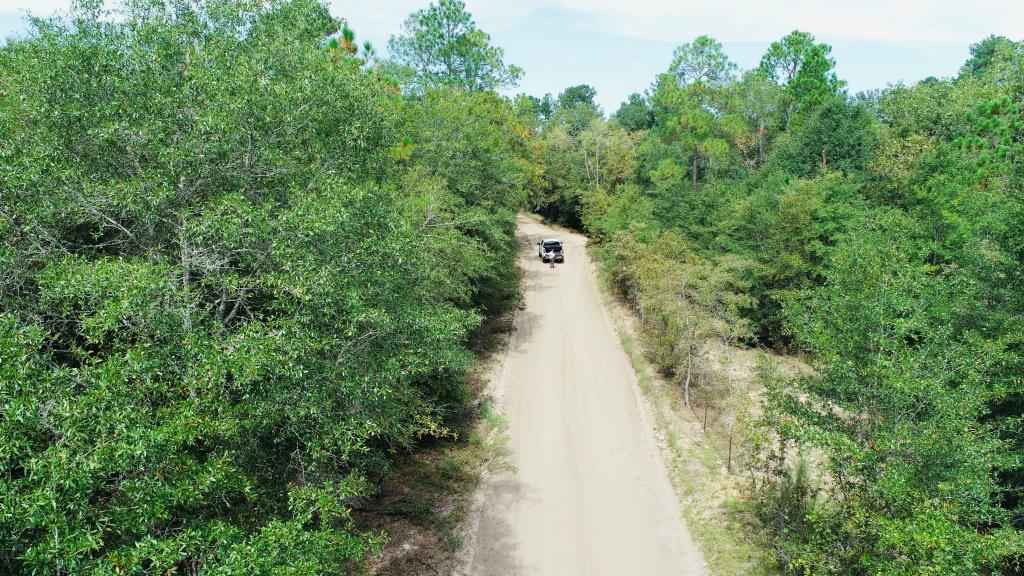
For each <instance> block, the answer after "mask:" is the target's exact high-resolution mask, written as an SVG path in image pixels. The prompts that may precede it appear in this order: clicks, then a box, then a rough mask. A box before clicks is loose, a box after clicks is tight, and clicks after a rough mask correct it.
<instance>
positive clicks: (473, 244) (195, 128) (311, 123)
mask: <svg viewBox="0 0 1024 576" xmlns="http://www.w3.org/2000/svg"><path fill="white" fill-rule="evenodd" d="M467 39H468V40H467ZM393 44H394V46H395V47H397V48H401V50H395V49H394V48H393V52H395V54H396V57H395V59H394V60H393V61H384V60H381V59H379V58H378V57H377V56H376V54H375V52H374V51H373V49H372V47H371V46H369V45H364V46H359V45H358V44H357V43H356V39H355V35H354V33H353V32H352V30H351V29H349V28H348V26H347V25H345V24H344V22H342V21H339V20H337V19H335V18H333V17H332V16H331V15H330V14H329V12H328V11H327V9H326V8H325V6H324V5H322V4H321V3H320V2H317V1H315V0H281V1H268V2H249V1H241V0H171V1H168V2H150V1H141V0H140V1H134V0H130V1H128V2H125V3H124V5H123V8H122V9H119V10H118V11H117V12H111V11H108V10H107V9H105V8H104V7H103V6H102V4H101V3H98V2H83V3H80V4H78V5H77V7H76V8H74V9H73V10H72V11H71V12H70V13H69V14H68V15H67V16H65V17H54V18H49V19H38V18H34V19H31V21H30V30H29V31H28V32H27V33H25V34H24V35H22V36H20V37H18V38H16V39H13V40H11V41H9V42H7V43H6V44H5V45H4V46H3V47H2V48H0V237H2V238H3V242H2V244H0V572H2V573H4V574H172V573H173V574H199V573H202V574H285V573H287V574H310V575H312V574H342V573H351V572H356V571H359V566H360V564H361V562H362V560H363V558H364V556H365V555H366V554H367V553H369V552H372V551H373V550H376V549H378V548H379V546H380V544H381V542H382V541H383V539H384V538H385V537H386V535H384V534H378V533H363V532H361V531H360V530H359V529H358V528H357V527H356V526H355V525H354V523H353V520H352V518H351V516H350V509H351V506H352V505H353V503H354V502H356V501H357V500H358V499H359V498H361V497H363V496H365V495H367V494H369V493H371V492H372V490H373V489H374V483H375V482H376V480H377V478H379V477H380V475H381V474H383V473H384V472H385V471H386V470H387V468H388V465H389V461H390V460H391V459H392V458H393V456H394V455H395V454H398V453H402V452H404V451H408V450H409V449H411V448H413V447H414V446H415V445H416V443H417V442H418V441H420V440H421V439H424V438H430V437H443V436H445V435H447V434H448V428H449V418H450V417H451V415H452V414H454V413H457V412H460V411H462V410H463V409H464V406H465V405H466V403H467V401H468V400H469V399H468V398H467V392H466V388H465V386H464V383H463V380H464V375H465V372H466V370H467V368H469V367H470V366H471V365H472V364H473V362H474V356H473V355H472V353H471V352H470V351H469V349H468V348H467V341H468V338H469V337H470V335H471V333H472V332H473V330H475V329H476V328H477V327H478V326H479V325H480V323H481V320H482V319H483V318H484V317H485V316H486V315H488V314H496V313H498V312H500V311H501V310H502V309H503V307H507V306H509V305H510V304H513V303H514V302H515V301H516V299H517V297H518V295H517V281H516V280H517V275H516V271H515V270H516V269H515V266H514V258H515V255H516V243H515V239H514V226H515V213H516V212H517V210H518V209H519V207H520V205H521V202H523V201H524V199H525V193H524V185H525V184H526V182H527V180H528V178H530V177H532V174H533V170H532V169H531V167H530V164H529V163H528V161H527V159H526V157H527V152H528V142H527V141H526V136H527V134H528V126H527V124H526V123H525V122H524V121H523V120H522V119H521V118H520V117H519V116H518V114H517V112H516V111H515V109H514V108H513V106H512V104H511V102H510V101H509V100H507V99H504V98H501V97H499V96H497V95H496V94H495V89H496V88H498V87H500V86H503V85H505V84H508V83H513V82H515V80H516V78H517V77H518V75H519V71H518V69H516V68H514V67H511V66H507V65H505V64H504V63H503V62H502V53H501V50H500V49H498V48H495V47H493V46H491V45H490V43H489V39H488V37H487V35H486V34H485V33H483V32H482V31H480V30H478V29H477V28H476V27H475V25H474V24H473V21H472V19H471V18H470V17H469V15H468V14H467V13H465V10H464V9H463V6H462V4H461V3H459V2H456V1H453V0H445V1H442V2H441V3H440V5H432V6H431V7H430V8H429V9H427V10H424V11H421V12H418V13H416V14H413V15H412V16H411V17H410V19H409V21H408V22H407V24H406V29H405V31H404V32H403V33H402V34H401V35H399V36H397V37H395V39H394V40H393ZM439 58H444V59H445V60H444V61H445V63H446V64H447V66H445V67H440V66H438V65H437V62H438V59H439ZM453 63H454V66H453ZM414 64H415V65H417V66H418V65H420V64H426V65H428V66H427V67H425V68H422V69H420V68H416V67H414V66H413V65H414Z"/></svg>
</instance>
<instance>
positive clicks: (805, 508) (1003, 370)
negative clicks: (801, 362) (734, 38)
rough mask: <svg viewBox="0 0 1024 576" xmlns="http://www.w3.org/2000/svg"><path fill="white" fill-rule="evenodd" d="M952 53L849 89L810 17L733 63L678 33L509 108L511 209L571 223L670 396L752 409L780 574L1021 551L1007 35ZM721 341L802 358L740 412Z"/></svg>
mask: <svg viewBox="0 0 1024 576" xmlns="http://www.w3.org/2000/svg"><path fill="white" fill-rule="evenodd" d="M971 53H972V57H971V58H970V60H969V61H968V62H967V63H966V64H965V65H964V66H963V69H962V71H961V72H960V73H959V75H958V76H957V77H955V78H950V79H937V78H928V79H926V80H924V81H921V82H919V83H917V84H915V85H913V86H905V85H896V86H891V87H889V88H887V89H885V90H881V91H877V92H872V93H868V94H858V95H856V96H850V95H849V94H848V92H847V91H846V89H845V86H844V83H843V82H842V80H840V79H839V78H838V77H837V76H836V74H835V72H834V60H833V59H832V58H831V56H830V48H829V46H827V45H825V44H822V43H819V42H817V41H816V40H815V39H814V37H813V36H811V35H810V34H807V33H804V32H793V33H792V34H789V35H788V36H786V37H785V38H783V39H781V40H780V41H778V42H775V43H773V44H772V45H771V47H770V49H769V50H768V52H767V53H766V54H765V55H764V57H763V59H762V60H761V63H760V65H759V66H758V67H757V68H756V69H754V70H748V71H742V72H741V71H739V70H738V68H737V66H736V65H735V64H733V63H732V62H731V61H730V60H729V58H728V56H727V55H726V54H725V53H724V51H723V49H722V46H721V45H720V44H719V43H718V42H716V41H715V40H713V39H711V38H708V37H700V38H698V39H696V40H695V41H693V42H691V43H688V44H683V45H682V46H680V47H679V48H678V49H677V50H676V51H675V54H674V58H673V60H672V62H671V65H670V67H669V69H668V70H667V71H666V72H665V73H664V74H661V75H659V76H658V78H657V79H656V81H655V82H654V84H653V85H652V87H651V88H650V90H648V91H647V92H646V93H645V94H634V95H633V96H631V97H630V98H629V100H628V101H626V102H624V103H623V105H622V107H621V108H620V109H619V110H618V111H616V112H615V113H614V115H612V117H611V119H610V120H605V119H604V118H603V117H602V114H601V111H600V110H599V109H598V108H597V107H596V106H595V105H594V103H593V90H592V89H590V88H589V87H586V86H583V87H572V88H570V89H568V90H566V91H565V92H563V93H562V94H561V95H560V96H559V97H558V98H553V97H550V96H549V97H546V98H543V99H538V98H529V97H523V98H521V99H520V100H519V101H518V105H519V106H520V108H521V109H523V110H527V111H532V115H533V117H534V119H535V120H534V121H535V122H536V123H537V125H538V126H539V127H540V130H539V133H538V136H537V137H536V139H535V150H534V153H535V154H536V155H537V157H538V161H539V162H540V163H541V166H542V167H543V168H542V170H541V173H540V175H539V177H538V178H537V181H536V182H535V184H534V186H533V188H532V192H531V204H532V206H533V207H534V209H536V210H537V211H538V212H540V213H542V214H544V215H546V216H547V217H549V218H552V219H555V220H559V221H561V222H564V223H566V224H569V225H573V226H579V227H582V228H583V229H584V230H585V231H587V232H588V233H589V234H590V235H591V237H592V238H593V239H594V240H595V242H596V243H597V245H598V250H597V253H598V254H599V256H600V258H601V259H602V261H603V263H604V267H605V269H606V270H607V271H608V272H609V275H610V276H611V278H612V279H613V281H614V282H615V283H616V284H617V286H618V287H619V288H620V289H621V290H622V292H623V294H624V295H626V296H627V297H628V298H629V299H630V301H631V302H632V303H633V305H634V306H635V307H636V309H637V312H638V313H639V315H640V318H641V322H642V326H643V329H644V332H645V338H646V340H647V344H648V349H649V350H650V352H651V354H652V356H653V357H654V359H655V360H656V361H657V363H658V364H659V365H660V366H661V367H662V369H663V370H664V371H665V372H666V374H667V375H669V376H670V377H672V378H674V379H676V380H677V381H678V382H679V385H680V386H681V387H682V388H683V390H684V394H685V397H684V398H685V401H686V402H688V403H690V402H697V401H700V399H701V398H703V399H705V400H703V401H708V400H707V399H708V398H716V399H718V400H717V401H719V402H720V405H721V402H722V401H724V402H725V406H726V407H727V408H728V410H729V411H730V413H729V414H726V416H727V417H726V418H724V419H723V420H724V422H726V423H727V424H728V426H729V427H731V428H730V430H729V432H730V433H732V432H733V431H734V428H735V427H736V422H737V419H739V418H741V416H742V415H743V413H744V411H746V413H747V414H752V415H756V414H759V416H756V418H755V417H754V416H751V417H750V421H749V424H751V426H748V427H745V428H746V435H747V436H748V440H749V441H748V446H747V450H746V452H747V454H746V457H745V466H746V467H747V472H748V473H749V477H750V483H751V486H752V489H751V493H750V495H749V496H750V498H749V500H750V501H751V502H752V503H753V504H754V510H755V511H756V513H757V515H758V516H759V517H760V520H761V524H762V525H763V527H764V528H765V530H766V531H767V532H768V534H769V535H770V537H771V541H772V543H773V545H774V548H775V551H776V553H777V558H778V559H779V562H780V564H781V566H782V567H783V568H784V570H785V571H787V572H788V573H793V574H992V573H1003V574H1014V573H1018V571H1019V570H1020V569H1021V565H1022V563H1024V537H1022V536H1024V533H1022V531H1021V529H1022V528H1024V514H1022V512H1024V508H1022V505H1024V501H1022V499H1021V497H1022V489H1024V470H1022V468H1021V465H1022V461H1021V459H1022V456H1024V444H1022V442H1024V435H1022V427H1021V423H1022V414H1024V380H1022V378H1021V374H1022V373H1024V325H1022V322H1024V298H1022V297H1021V294H1024V163H1022V160H1024V118H1022V115H1021V104H1022V103H1024V45H1022V44H1021V43H1017V42H1013V41H1010V40H1008V39H1005V38H1001V37H990V38H987V39H985V40H984V41H982V42H980V43H978V44H976V45H974V46H973V47H972V48H971ZM716 342H717V343H719V344H716ZM732 343H743V344H747V345H758V346H764V347H768V348H773V349H776V350H785V351H795V352H799V353H801V354H803V355H804V356H805V357H806V358H807V359H808V360H809V361H810V362H811V363H812V364H813V366H814V368H815V370H814V373H813V374H808V375H806V376H803V377H800V378H797V379H787V378H782V377H780V376H778V375H777V374H773V372H772V371H771V370H770V369H766V370H765V373H764V374H763V379H764V381H765V383H766V385H767V391H766V394H765V397H764V402H763V406H762V407H761V408H760V409H756V410H749V409H747V408H748V407H746V408H745V407H744V406H743V405H742V403H743V400H744V398H743V395H744V392H742V391H739V392H738V391H736V390H735V387H734V386H733V385H732V383H731V382H730V381H729V371H728V369H727V368H728V367H727V366H726V367H725V369H724V373H723V363H722V361H720V360H719V361H715V362H713V361H711V356H712V353H713V352H715V351H716V348H715V347H716V346H718V349H717V350H718V352H719V355H720V353H721V350H723V349H724V350H726V351H727V350H728V346H725V345H728V344H732ZM723 399H724V400H723Z"/></svg>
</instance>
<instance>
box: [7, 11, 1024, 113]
mask: <svg viewBox="0 0 1024 576" xmlns="http://www.w3.org/2000/svg"><path fill="white" fill-rule="evenodd" d="M69 4H70V0H0V37H2V38H6V37H9V36H10V35H12V34H18V33H19V32H22V31H24V30H25V28H26V24H25V21H24V15H25V14H26V13H28V12H31V13H32V14H33V15H37V16H47V15H50V14H52V13H53V12H55V11H59V10H63V9H65V8H66V7H67V6H68V5H69ZM328 4H329V5H330V6H331V10H332V12H333V13H334V14H335V15H336V16H340V17H344V18H346V19H348V21H349V23H350V25H351V27H352V28H353V29H354V30H355V32H356V36H357V39H358V40H359V41H360V42H362V41H365V40H369V41H371V42H372V43H373V44H374V45H375V46H376V47H377V49H378V51H380V52H385V53H386V48H387V40H388V38H389V37H390V36H391V35H392V34H394V33H397V32H398V31H399V30H400V29H401V25H402V22H403V21H404V20H405V18H406V16H407V15H408V14H409V13H410V12H413V11H414V10H418V9H420V8H423V7H425V6H427V5H428V4H429V0H329V1H328ZM466 5H467V8H468V9H469V11H470V12H472V13H473V15H474V17H475V19H476V21H477V24H478V26H479V27H480V28H481V29H483V30H484V31H486V32H488V33H489V34H490V35H491V38H492V41H493V42H494V43H495V44H496V45H498V46H501V47H502V48H503V49H504V50H505V60H506V62H510V63H513V64H516V65H518V66H520V67H522V68H523V69H525V70H526V75H525V76H524V78H523V79H522V81H521V83H520V85H519V86H518V87H517V88H516V89H514V90H512V91H511V92H526V93H528V94H533V95H536V96H543V95H544V94H545V93H549V92H550V93H552V94H557V93H558V92H560V91H561V90H562V89H564V88H565V87H567V86H572V85H574V84H584V83H585V84H590V85H591V86H593V87H594V88H596V89H597V99H598V102H599V103H600V104H601V106H602V107H603V108H604V110H605V112H607V113H609V114H610V113H612V112H614V111H615V110H616V109H617V108H618V107H619V104H620V103H621V102H622V101H623V100H625V99H626V98H627V97H628V95H629V94H630V93H633V92H643V91H644V90H645V89H647V88H648V87H649V86H650V85H651V83H652V82H653V80H654V78H655V75H657V74H658V73H660V72H663V71H664V70H665V69H666V68H667V67H668V65H669V62H671V60H672V51H673V49H674V48H675V47H676V46H678V45H679V44H682V43H684V42H689V41H692V40H693V39H694V38H695V37H697V36H699V35H701V34H707V35H710V36H712V37H714V38H716V39H717V40H719V41H720V42H722V43H723V44H724V46H725V50H726V52H727V53H728V54H729V55H730V57H731V58H732V59H733V60H734V61H735V62H736V63H737V64H739V65H740V67H741V68H743V69H746V68H752V67H754V66H756V65H757V63H758V62H759V61H760V58H761V55H762V54H763V53H764V52H765V50H766V49H767V48H768V45H769V44H770V43H771V42H772V41H774V40H777V39H779V38H781V37H782V36H785V35H786V34H787V33H789V32H790V31H792V30H794V29H800V30H805V31H808V32H810V33H812V34H814V35H815V37H816V38H817V39H818V40H819V41H821V42H826V43H828V44H830V45H832V54H833V56H834V57H835V59H836V62H837V65H836V71H837V73H838V74H839V76H840V78H842V79H844V80H846V81H847V83H848V85H849V88H850V92H851V93H856V92H859V91H862V90H871V89H876V88H885V87H886V86H887V85H889V84H894V83H897V82H905V83H913V82H917V81H918V80H921V79H923V78H926V77H928V76H936V77H945V76H951V75H954V74H956V72H957V70H958V69H959V68H960V66H961V65H962V64H963V62H964V61H965V60H966V59H967V57H968V55H969V48H970V45H971V44H972V43H974V42H977V41H979V40H981V39H982V38H984V37H986V36H988V35H989V34H1001V35H1004V36H1008V37H1010V38H1011V39H1014V40H1021V39H1024V27H1022V26H1021V25H1022V24H1024V0H974V1H965V0H858V1H853V2H851V1H850V0H843V1H832V0H788V1H782V0H716V1H709V0H701V1H696V0H512V1H498V0H466Z"/></svg>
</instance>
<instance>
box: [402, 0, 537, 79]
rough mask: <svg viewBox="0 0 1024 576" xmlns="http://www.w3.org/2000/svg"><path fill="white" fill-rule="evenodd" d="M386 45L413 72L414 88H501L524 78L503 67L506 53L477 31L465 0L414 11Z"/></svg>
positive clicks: (444, 0) (441, 1)
mask: <svg viewBox="0 0 1024 576" xmlns="http://www.w3.org/2000/svg"><path fill="white" fill-rule="evenodd" d="M388 46H389V48H390V50H391V56H392V58H393V59H394V61H395V62H396V63H397V64H398V65H399V66H401V67H404V68H406V69H407V70H410V71H411V72H412V73H413V77H412V78H411V79H410V83H411V85H412V87H414V88H415V89H416V90H422V89H423V88H425V87H428V86H429V87H436V86H455V87H459V88H463V89H466V90H471V91H476V90H497V89H499V88H505V87H509V86H515V85H516V84H517V83H518V82H519V78H520V77H521V76H522V75H523V71H522V69H520V68H519V67H517V66H515V65H511V64H505V62H504V56H505V51H504V50H502V49H501V48H499V47H497V46H494V45H492V44H491V37H490V35H488V34H487V33H486V32H484V31H483V30H480V29H479V28H477V26H476V23H475V22H474V21H473V16H472V15H471V14H470V13H469V12H467V11H466V5H465V3H464V2H462V1H461V0H438V2H437V3H436V4H434V3H431V4H430V6H429V7H427V8H424V9H422V10H418V11H416V12H413V13H412V14H410V15H409V18H408V19H406V21H405V24H404V25H403V30H402V34H399V35H397V36H393V37H392V38H391V41H390V42H389V44H388Z"/></svg>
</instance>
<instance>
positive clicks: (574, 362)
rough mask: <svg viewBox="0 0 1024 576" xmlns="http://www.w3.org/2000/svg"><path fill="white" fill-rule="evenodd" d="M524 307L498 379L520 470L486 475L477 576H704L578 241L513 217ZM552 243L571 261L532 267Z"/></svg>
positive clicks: (473, 562) (474, 562)
mask: <svg viewBox="0 0 1024 576" xmlns="http://www.w3.org/2000/svg"><path fill="white" fill-rule="evenodd" d="M519 236H520V244H521V249H522V262H523V266H524V268H525V271H526V275H525V278H524V290H525V292H526V308H525V310H523V311H521V312H520V314H519V316H518V318H517V330H516V332H515V334H514V335H513V337H512V339H511V340H510V342H509V346H510V348H509V351H508V355H507V357H506V359H505V360H504V362H503V364H502V366H501V367H500V368H499V371H498V379H499V380H500V381H499V382H497V383H495V384H496V385H495V389H496V390H497V393H498V395H499V396H500V398H499V400H498V404H499V406H500V407H501V409H502V410H503V412H504V413H505V415H506V416H507V417H508V421H509V430H508V434H509V447H510V448H511V452H512V456H511V457H512V460H513V464H514V469H513V470H509V471H507V472H500V473H498V474H496V475H493V476H491V477H490V478H488V479H487V480H486V482H485V484H484V487H483V504H482V511H481V516H480V519H479V525H478V528H477V530H476V534H475V535H474V537H473V539H472V544H471V550H470V554H471V558H470V566H469V568H470V570H469V572H470V574H472V575H474V576H490V575H495V576H496V575H502V576H510V575H516V576H525V575H529V576H533V575H548V574H550V575H557V576H576V575H580V576H582V575H586V576H600V575H605V574H607V575H615V576H627V575H642V576H660V575H668V574H673V575H684V574H685V575H689V574H704V573H705V569H704V563H703V560H702V559H701V556H700V553H699V551H698V550H697V549H696V547H695V546H694V544H693V542H692V540H691V539H690V535H689V533H688V532H687V529H686V527H685V525H684V524H683V521H682V519H681V516H680V513H679V505H678V501H677V499H676V497H675V494H674V493H673V491H672V487H671V485H670V484H669V480H668V477H667V472H666V470H665V467H664V465H663V463H662V461H661V457H660V453H659V450H658V447H657V445H656V443H655V440H654V437H653V430H652V427H651V425H650V424H649V422H647V418H646V416H645V411H644V408H643V404H642V402H643V401H642V399H641V398H640V394H641V392H640V390H639V388H638V386H637V383H636V377H635V374H634V372H633V370H632V368H631V366H630V363H629V359H628V358H627V356H626V353H625V352H624V351H623V349H622V346H621V344H620V342H619V339H618V337H617V335H616V332H615V329H614V326H613V325H612V323H611V321H610V319H609V317H608V314H607V311H606V310H604V308H603V304H602V302H601V299H600V298H599V295H598V292H597V286H596V280H595V278H594V274H593V269H592V267H591V265H590V263H589V261H588V260H587V258H586V248H585V246H586V240H585V239H584V238H583V237H582V236H578V235H571V234H566V233H564V232H555V231H553V230H551V229H550V228H548V227H546V226H543V225H541V224H538V223H537V222H535V221H533V220H531V219H528V218H525V217H520V220H519ZM550 236H558V237H560V238H561V239H562V241H563V242H564V243H565V245H566V262H565V264H560V265H558V266H557V267H556V268H555V269H554V270H552V269H550V268H549V267H548V265H547V264H542V263H541V262H540V260H539V259H538V258H537V247H536V244H537V241H538V240H540V239H541V238H542V237H550Z"/></svg>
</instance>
